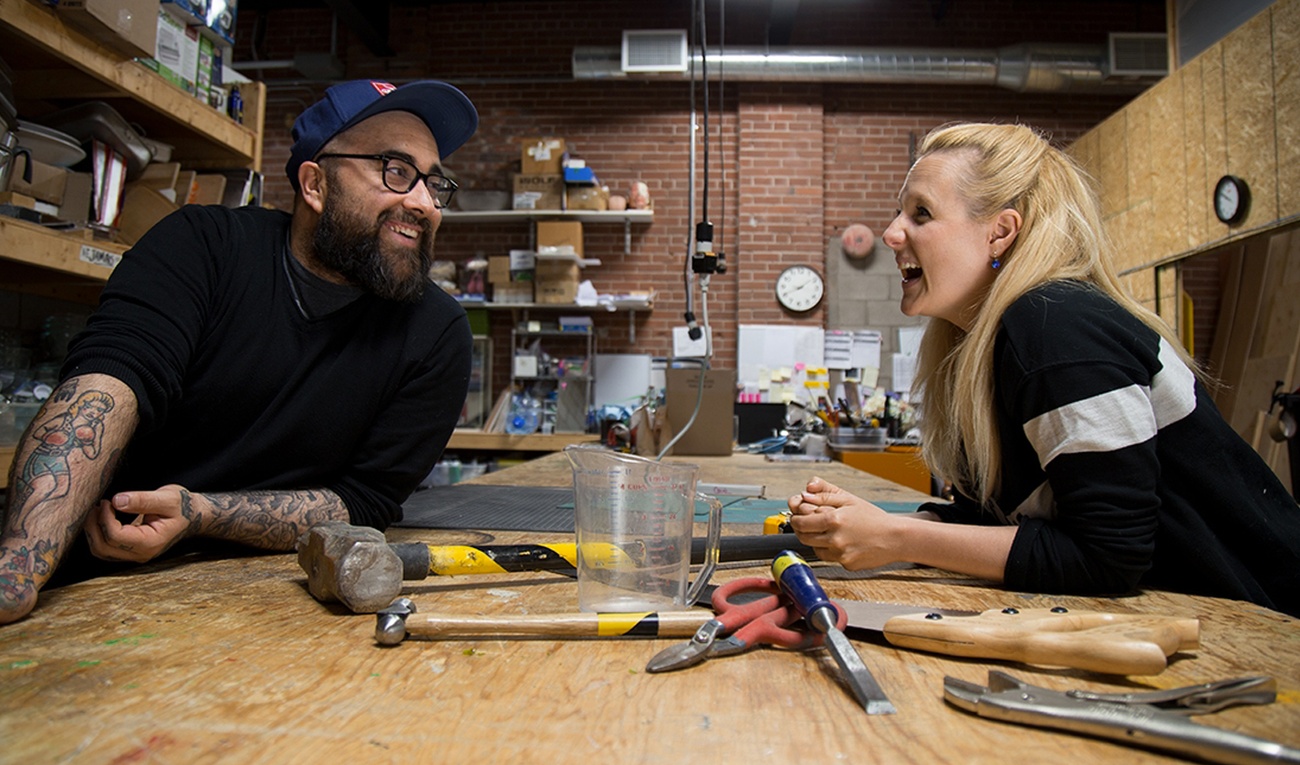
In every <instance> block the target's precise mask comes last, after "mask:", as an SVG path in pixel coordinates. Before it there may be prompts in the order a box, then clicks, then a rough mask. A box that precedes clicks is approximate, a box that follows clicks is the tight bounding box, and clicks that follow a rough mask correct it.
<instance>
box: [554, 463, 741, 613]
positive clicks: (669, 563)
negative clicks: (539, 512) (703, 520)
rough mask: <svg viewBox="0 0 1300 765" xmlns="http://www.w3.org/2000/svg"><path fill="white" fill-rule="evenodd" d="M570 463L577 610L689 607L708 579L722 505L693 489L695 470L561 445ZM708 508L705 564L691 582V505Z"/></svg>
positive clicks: (714, 559)
mask: <svg viewBox="0 0 1300 765" xmlns="http://www.w3.org/2000/svg"><path fill="white" fill-rule="evenodd" d="M564 454H565V455H566V456H567V457H568V458H569V462H570V463H571V464H572V466H573V508H574V530H575V533H576V535H577V550H578V609H579V610H581V611H598V612H616V613H635V612H641V611H662V610H668V609H680V608H685V607H687V606H690V605H692V604H694V603H695V601H696V600H697V599H698V598H699V596H700V593H701V592H702V591H703V590H704V586H705V585H707V584H708V583H709V578H710V577H711V576H713V570H714V568H715V567H716V566H717V562H718V540H719V538H720V537H721V536H722V503H721V502H719V501H718V500H717V499H715V498H713V497H710V496H708V495H705V494H701V493H699V492H697V491H696V490H695V479H696V474H697V473H698V471H699V468H698V467H697V466H696V465H690V464H683V463H669V462H656V461H654V460H648V459H646V458H644V457H637V456H635V455H631V454H622V453H620V452H615V451H611V450H609V449H605V448H604V447H600V446H591V445H574V446H567V447H565V449H564ZM696 499H700V500H702V501H704V502H706V503H707V504H708V505H709V532H708V538H707V547H706V552H705V556H704V565H703V567H702V568H701V569H700V572H699V574H698V575H697V576H696V578H695V582H694V583H691V582H690V567H691V532H692V529H693V527H694V523H695V501H696Z"/></svg>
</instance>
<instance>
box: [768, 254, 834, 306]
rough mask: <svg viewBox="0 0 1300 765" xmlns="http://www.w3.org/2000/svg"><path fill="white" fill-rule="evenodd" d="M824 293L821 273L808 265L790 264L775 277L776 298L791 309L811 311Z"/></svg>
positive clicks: (824, 287) (824, 286) (824, 285)
mask: <svg viewBox="0 0 1300 765" xmlns="http://www.w3.org/2000/svg"><path fill="white" fill-rule="evenodd" d="M825 293H826V284H825V283H824V282H823V281H822V275H821V274H819V273H817V272H816V271H814V270H812V269H811V268H809V267H808V266H790V267H789V268H787V269H786V270H784V271H782V272H781V275H780V276H778V277H776V300H777V302H778V303H780V304H781V305H782V306H784V307H785V308H787V309H789V310H791V311H797V312H800V313H802V312H803V311H811V310H812V309H813V308H815V307H816V306H817V304H818V303H820V302H821V299H822V295H824V294H825Z"/></svg>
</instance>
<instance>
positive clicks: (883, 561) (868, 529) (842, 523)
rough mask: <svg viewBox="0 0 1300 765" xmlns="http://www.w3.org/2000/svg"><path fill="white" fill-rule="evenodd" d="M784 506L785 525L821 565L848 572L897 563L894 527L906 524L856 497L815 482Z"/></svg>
mask: <svg viewBox="0 0 1300 765" xmlns="http://www.w3.org/2000/svg"><path fill="white" fill-rule="evenodd" d="M789 505H790V512H791V517H790V526H791V527H792V528H793V529H794V532H795V534H796V535H797V536H798V537H799V541H800V542H802V543H804V544H806V545H808V546H809V547H811V548H813V549H814V550H816V551H817V557H819V558H821V559H822V560H825V561H833V562H836V563H839V564H840V565H841V566H843V567H844V568H847V569H849V570H850V571H857V570H861V569H867V568H878V567H880V566H885V565H888V564H890V563H895V562H897V561H899V560H902V558H901V557H900V555H899V552H900V551H899V550H898V549H897V548H898V542H899V536H900V535H899V534H898V533H897V532H898V531H900V529H898V524H899V523H900V522H901V523H907V522H908V521H907V520H906V519H904V518H901V517H899V516H891V515H890V514H889V513H886V512H885V511H884V510H881V509H880V508H879V507H876V506H875V505H873V504H871V503H870V502H868V501H866V500H865V499H862V498H861V497H859V496H857V495H855V494H851V493H849V492H847V491H845V490H844V489H841V488H840V487H838V486H836V485H834V484H832V483H829V482H828V481H825V480H823V479H821V478H816V477H814V478H813V479H812V480H810V481H809V482H808V485H807V487H806V488H805V489H804V490H803V493H802V494H796V495H795V496H793V497H791V498H790V500H789Z"/></svg>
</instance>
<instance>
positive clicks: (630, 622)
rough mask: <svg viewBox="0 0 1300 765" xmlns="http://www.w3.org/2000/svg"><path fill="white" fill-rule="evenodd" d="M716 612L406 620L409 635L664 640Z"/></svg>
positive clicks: (684, 633) (419, 616) (690, 632)
mask: <svg viewBox="0 0 1300 765" xmlns="http://www.w3.org/2000/svg"><path fill="white" fill-rule="evenodd" d="M712 618H713V612H711V611H706V610H703V609H697V610H694V611H660V612H658V613H655V612H646V613H637V614H596V613H562V614H528V615H523V616H449V615H439V614H422V613H419V612H417V613H413V614H411V615H410V616H408V617H406V634H407V636H408V637H412V638H417V639H423V640H454V639H456V638H467V637H481V638H519V637H557V638H614V637H620V638H658V637H690V636H691V635H694V634H695V631H696V630H697V629H699V628H700V626H701V625H702V624H704V623H705V622H707V621H708V620H710V619H712Z"/></svg>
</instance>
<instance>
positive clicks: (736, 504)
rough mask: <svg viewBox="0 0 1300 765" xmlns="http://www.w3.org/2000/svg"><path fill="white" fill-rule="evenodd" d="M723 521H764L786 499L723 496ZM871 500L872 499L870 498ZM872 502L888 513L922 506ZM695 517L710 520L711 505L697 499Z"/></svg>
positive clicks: (777, 511) (783, 506)
mask: <svg viewBox="0 0 1300 765" xmlns="http://www.w3.org/2000/svg"><path fill="white" fill-rule="evenodd" d="M720 499H722V522H723V523H762V522H763V521H764V520H766V519H767V518H768V517H769V516H773V515H779V514H781V513H783V512H785V511H786V508H787V507H788V506H787V505H786V503H785V500H784V499H757V498H754V497H735V498H732V497H722V498H720ZM868 501H870V500H868ZM871 504H873V505H875V506H876V507H879V508H880V509H881V510H884V511H885V512H887V513H914V512H916V508H918V507H920V504H919V503H917V502H876V501H871ZM695 517H696V519H697V520H702V521H703V520H708V518H709V505H708V503H707V502H703V501H700V500H696V502H695Z"/></svg>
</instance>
